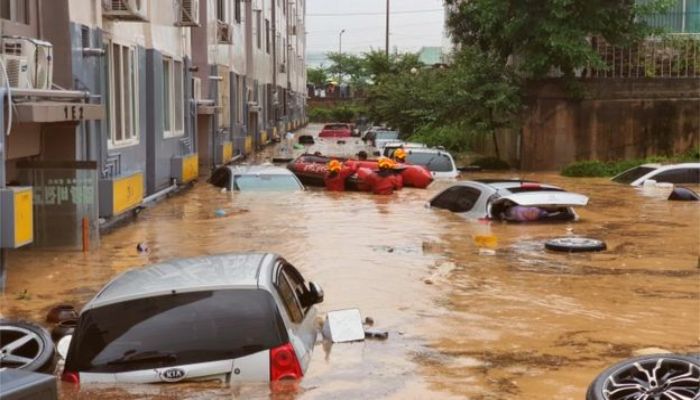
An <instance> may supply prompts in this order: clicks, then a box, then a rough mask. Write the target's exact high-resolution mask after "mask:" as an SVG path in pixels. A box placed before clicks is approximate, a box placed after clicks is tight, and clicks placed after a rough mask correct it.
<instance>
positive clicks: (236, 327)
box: [62, 253, 323, 383]
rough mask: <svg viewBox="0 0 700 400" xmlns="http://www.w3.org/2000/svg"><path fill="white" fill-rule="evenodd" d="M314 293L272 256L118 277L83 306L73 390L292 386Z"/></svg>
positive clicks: (214, 259)
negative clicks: (215, 383)
mask: <svg viewBox="0 0 700 400" xmlns="http://www.w3.org/2000/svg"><path fill="white" fill-rule="evenodd" d="M322 301H323V291H322V290H321V288H320V287H319V286H318V285H316V284H314V283H309V284H308V285H307V284H306V282H305V281H304V278H303V277H302V276H301V274H300V273H299V271H298V270H297V269H296V268H294V267H293V266H292V265H291V264H290V263H288V262H287V261H285V260H284V259H283V258H282V257H280V256H278V255H276V254H263V253H241V254H224V255H215V256H207V257H199V258H191V259H181V260H175V261H170V262H165V263H162V264H156V265H153V266H150V267H146V268H140V269H134V270H131V271H127V272H125V273H123V274H122V275H120V276H118V277H117V278H116V279H114V280H113V281H111V282H110V283H109V284H107V286H105V287H104V288H103V289H102V290H100V292H99V293H98V294H97V295H96V296H95V297H94V298H93V299H92V300H90V302H89V303H88V304H87V305H86V306H85V308H83V310H82V312H81V313H80V319H79V322H78V326H77V327H76V328H75V333H74V334H73V337H72V339H71V341H70V347H69V350H68V354H67V358H66V364H65V368H64V372H63V374H62V379H63V380H64V381H67V382H73V383H159V382H179V381H183V380H190V381H191V380H214V379H218V380H221V381H224V382H226V381H228V382H238V381H277V380H282V379H299V378H301V377H302V376H303V375H304V371H306V369H307V368H308V366H309V361H310V359H311V353H312V351H313V348H314V343H315V342H316V335H317V329H316V327H315V326H314V320H315V318H316V307H315V306H314V305H315V304H317V303H320V302H322Z"/></svg>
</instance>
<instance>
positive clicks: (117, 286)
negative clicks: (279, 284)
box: [83, 253, 277, 311]
mask: <svg viewBox="0 0 700 400" xmlns="http://www.w3.org/2000/svg"><path fill="white" fill-rule="evenodd" d="M276 257H277V256H276V255H274V254H270V253H229V254H220V255H210V256H202V257H195V258H183V259H176V260H171V261H166V262H163V263H159V264H154V265H150V266H147V267H145V268H136V269H132V270H129V271H126V272H124V273H122V274H121V275H119V276H117V277H116V278H114V279H113V280H112V281H111V282H109V283H108V284H107V285H106V286H105V287H104V288H102V290H100V292H99V293H98V294H97V295H95V297H94V298H93V299H92V300H90V302H89V303H88V304H87V305H86V306H85V307H84V308H83V311H86V310H89V309H93V308H97V307H102V306H105V305H109V304H114V303H119V302H123V301H128V300H134V299H139V298H146V297H155V296H159V295H164V294H168V293H173V294H174V293H176V292H196V291H204V290H212V289H217V290H222V289H235V288H257V287H258V286H259V283H258V279H259V277H260V275H261V269H264V268H272V267H273V265H274V264H273V263H272V261H273V260H274V259H276ZM270 273H271V272H270ZM270 273H266V274H265V275H266V276H268V275H270Z"/></svg>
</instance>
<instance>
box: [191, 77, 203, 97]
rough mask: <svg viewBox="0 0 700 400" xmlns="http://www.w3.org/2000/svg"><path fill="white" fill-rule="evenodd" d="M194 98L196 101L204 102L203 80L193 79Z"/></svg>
mask: <svg viewBox="0 0 700 400" xmlns="http://www.w3.org/2000/svg"><path fill="white" fill-rule="evenodd" d="M192 97H194V99H195V101H199V100H202V79H201V78H192Z"/></svg>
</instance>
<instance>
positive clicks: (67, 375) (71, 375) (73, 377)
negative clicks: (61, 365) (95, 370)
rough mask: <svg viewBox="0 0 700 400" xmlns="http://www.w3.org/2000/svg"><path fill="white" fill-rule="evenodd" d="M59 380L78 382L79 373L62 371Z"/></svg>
mask: <svg viewBox="0 0 700 400" xmlns="http://www.w3.org/2000/svg"><path fill="white" fill-rule="evenodd" d="M61 380H62V381H63V382H68V383H75V384H78V383H80V374H78V373H77V372H70V371H64V372H63V374H62V375H61Z"/></svg>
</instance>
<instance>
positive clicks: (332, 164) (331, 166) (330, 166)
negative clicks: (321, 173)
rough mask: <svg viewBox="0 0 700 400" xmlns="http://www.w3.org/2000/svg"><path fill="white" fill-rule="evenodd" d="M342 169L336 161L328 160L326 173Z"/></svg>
mask: <svg viewBox="0 0 700 400" xmlns="http://www.w3.org/2000/svg"><path fill="white" fill-rule="evenodd" d="M342 167H343V166H342V164H340V161H338V160H330V161H329V162H328V165H327V168H328V171H330V172H340V170H341V168H342Z"/></svg>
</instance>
